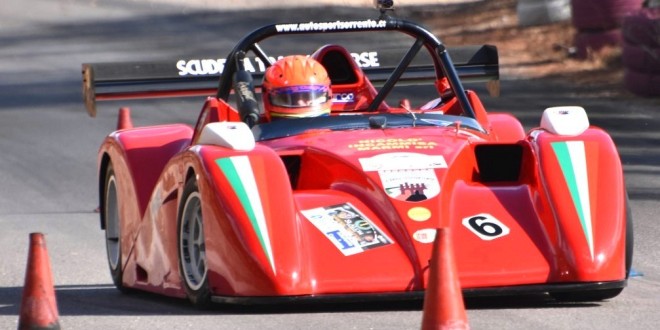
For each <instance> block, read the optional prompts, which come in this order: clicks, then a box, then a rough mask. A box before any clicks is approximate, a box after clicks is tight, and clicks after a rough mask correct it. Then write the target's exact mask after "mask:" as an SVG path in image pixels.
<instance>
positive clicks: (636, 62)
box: [621, 42, 660, 74]
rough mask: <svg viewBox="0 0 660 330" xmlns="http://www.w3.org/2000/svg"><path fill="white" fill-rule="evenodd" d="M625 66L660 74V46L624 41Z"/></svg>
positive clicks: (623, 55)
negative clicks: (640, 44) (633, 43)
mask: <svg viewBox="0 0 660 330" xmlns="http://www.w3.org/2000/svg"><path fill="white" fill-rule="evenodd" d="M621 58H622V60H623V66H624V67H626V68H628V69H631V70H634V71H638V72H646V73H656V74H660V47H655V48H654V47H649V46H639V45H631V44H629V43H627V42H624V43H623V53H622V54H621Z"/></svg>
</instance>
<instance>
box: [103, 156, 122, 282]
mask: <svg viewBox="0 0 660 330" xmlns="http://www.w3.org/2000/svg"><path fill="white" fill-rule="evenodd" d="M103 182H104V186H103V190H102V191H103V204H102V210H101V214H102V215H103V220H104V225H105V247H106V252H107V257H108V267H109V268H110V275H111V276H112V283H114V285H115V287H117V289H118V290H119V291H121V292H124V293H126V292H128V291H129V290H128V288H126V287H125V286H124V284H123V282H122V279H123V275H124V270H123V268H122V265H123V260H122V250H121V217H120V213H119V189H118V188H117V177H116V176H115V170H114V168H113V166H112V163H108V165H107V167H106V171H105V180H104V181H103Z"/></svg>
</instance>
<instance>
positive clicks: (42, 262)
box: [18, 233, 60, 330]
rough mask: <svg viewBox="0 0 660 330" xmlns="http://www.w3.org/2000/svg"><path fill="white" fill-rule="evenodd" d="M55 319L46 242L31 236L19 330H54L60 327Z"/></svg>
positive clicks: (37, 236)
mask: <svg viewBox="0 0 660 330" xmlns="http://www.w3.org/2000/svg"><path fill="white" fill-rule="evenodd" d="M58 319H59V313H58V311H57V301H56V300H55V288H54V287H53V276H52V274H51V270H50V261H49V260H48V251H47V250H46V241H45V240H44V235H43V234H41V233H31V234H30V251H29V255H28V261H27V269H26V271H25V285H24V286H23V299H22V300H21V312H20V317H19V319H18V329H19V330H23V329H50V330H53V329H55V330H57V329H59V328H60V323H59V320H58Z"/></svg>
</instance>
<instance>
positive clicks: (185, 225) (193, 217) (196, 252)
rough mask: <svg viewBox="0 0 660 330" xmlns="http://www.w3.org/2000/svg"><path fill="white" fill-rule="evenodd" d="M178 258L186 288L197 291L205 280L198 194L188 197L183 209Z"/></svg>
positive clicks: (202, 234)
mask: <svg viewBox="0 0 660 330" xmlns="http://www.w3.org/2000/svg"><path fill="white" fill-rule="evenodd" d="M180 231H181V232H180V233H179V237H180V242H179V249H180V251H179V252H180V256H181V265H182V266H183V267H182V268H183V273H184V274H183V275H184V278H185V279H186V283H187V284H188V287H190V288H191V289H192V290H197V289H199V288H200V287H201V286H202V284H204V281H205V280H206V248H205V245H204V227H203V226H202V208H201V202H200V198H199V193H198V192H193V193H191V194H190V195H189V196H188V199H187V200H186V203H185V205H184V207H183V214H182V218H181V228H180Z"/></svg>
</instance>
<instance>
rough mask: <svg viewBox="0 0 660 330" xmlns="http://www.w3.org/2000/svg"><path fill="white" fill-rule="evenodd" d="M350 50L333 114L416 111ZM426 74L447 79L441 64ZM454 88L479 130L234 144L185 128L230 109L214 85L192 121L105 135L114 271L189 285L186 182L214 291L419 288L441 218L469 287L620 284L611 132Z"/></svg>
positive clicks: (310, 133)
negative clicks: (111, 175)
mask: <svg viewBox="0 0 660 330" xmlns="http://www.w3.org/2000/svg"><path fill="white" fill-rule="evenodd" d="M335 48H336V47H335ZM333 49H334V48H332V47H331V48H327V47H326V48H322V49H321V50H319V51H318V52H317V53H315V55H314V56H317V58H318V59H319V60H320V61H321V60H322V59H323V56H324V54H326V53H327V52H328V51H329V50H333ZM335 50H338V51H339V52H340V53H341V54H344V55H345V56H348V58H350V55H348V53H347V52H345V51H342V50H341V48H337V49H335ZM342 52H343V53H342ZM350 63H352V68H351V70H352V71H353V74H354V75H355V77H354V78H355V79H353V80H351V81H350V82H347V83H344V84H334V83H333V93H335V94H339V93H351V94H350V95H352V96H353V97H354V100H355V102H354V103H353V107H347V105H346V104H345V103H343V104H336V105H335V106H333V114H332V116H336V117H339V116H341V115H343V114H344V113H346V112H351V113H353V114H352V115H351V116H358V117H359V116H365V117H369V116H373V115H384V114H398V115H400V116H408V115H410V112H412V113H416V114H418V115H419V116H420V117H422V116H423V115H424V113H426V112H429V111H428V110H421V109H411V110H407V109H404V108H401V107H393V106H392V105H388V104H386V103H385V102H383V103H381V104H380V105H379V106H378V107H376V108H375V109H371V110H372V111H373V110H375V111H374V112H369V111H368V110H367V107H368V106H369V104H370V103H371V102H372V101H373V100H374V97H375V96H376V95H377V91H376V89H375V88H374V86H373V85H371V83H370V82H369V80H368V79H367V78H366V77H365V76H364V74H363V73H362V72H361V70H360V68H359V67H358V66H357V65H355V63H353V62H352V61H350ZM324 65H328V64H327V63H324ZM328 70H329V71H332V68H329V69H328ZM449 83H451V81H450V82H449ZM436 86H437V88H438V91H439V92H440V93H441V94H442V93H443V92H445V91H446V90H445V89H448V85H447V81H446V80H445V79H444V78H442V79H439V80H438V81H436ZM465 95H466V98H467V100H468V102H469V105H470V106H471V108H472V110H473V112H474V116H473V117H472V118H473V119H472V120H473V122H474V123H475V125H477V126H480V127H481V128H482V129H474V127H472V128H470V127H465V126H464V125H461V122H460V121H456V122H455V123H454V124H451V122H450V124H449V125H439V126H428V125H427V126H424V125H419V126H414V125H412V126H408V127H371V128H369V127H366V128H363V129H351V130H330V129H322V128H321V129H319V128H314V129H310V130H303V131H300V132H297V133H295V134H290V135H286V134H285V135H281V136H279V137H277V138H267V139H262V140H260V139H259V138H257V142H256V146H255V147H254V148H253V149H251V150H234V149H232V148H228V147H222V146H218V145H210V144H199V143H198V141H199V139H200V134H201V132H202V129H203V128H204V127H205V126H206V125H207V124H209V123H214V122H222V121H230V122H240V121H241V116H240V115H239V110H237V109H235V108H234V107H232V106H231V105H230V104H228V102H227V101H226V100H224V99H223V98H222V97H219V98H216V97H210V98H208V100H207V101H206V103H205V104H204V106H203V109H202V112H201V114H200V116H199V119H198V123H197V125H196V126H195V127H189V126H188V125H184V124H174V125H161V126H151V127H138V128H129V129H123V130H119V131H116V132H113V133H112V134H110V135H109V136H108V137H107V138H106V139H105V141H104V142H103V144H102V145H101V148H100V151H99V174H100V177H101V180H100V183H101V192H103V191H104V184H105V182H104V174H105V172H106V169H107V167H108V164H112V166H113V168H114V172H115V173H116V176H117V187H118V205H119V213H120V214H119V218H120V219H121V221H120V228H119V229H120V230H119V232H120V233H121V238H120V242H121V260H122V261H123V262H122V270H123V278H122V284H123V286H125V287H130V288H138V289H143V290H147V291H152V292H156V293H160V294H165V295H169V296H176V297H185V296H186V290H185V288H184V283H183V279H182V275H181V273H180V268H179V263H180V260H179V253H178V250H177V249H178V248H177V242H178V241H177V240H178V238H177V237H178V236H177V235H178V233H177V230H178V229H177V228H178V227H177V224H178V221H179V212H180V208H181V204H182V201H181V198H182V195H183V189H184V186H185V184H186V182H187V181H188V180H192V179H195V180H197V182H198V187H199V193H200V195H201V200H202V215H203V223H204V237H205V249H206V262H207V267H208V284H209V287H210V289H211V292H212V295H213V296H215V297H279V296H284V297H293V296H317V297H319V296H324V295H337V294H338V295H351V294H371V293H375V294H387V293H414V292H418V293H419V292H422V291H423V290H424V289H425V286H426V283H427V282H428V281H427V276H428V264H429V259H430V258H431V247H432V242H433V239H434V233H435V231H434V230H435V229H436V228H439V227H449V228H451V233H452V235H453V239H452V241H453V244H454V251H455V254H456V255H455V259H456V261H457V268H458V273H459V278H460V283H461V285H462V287H463V288H464V290H465V291H471V290H473V291H474V292H478V291H479V290H480V289H484V290H489V289H492V290H500V291H501V292H505V291H506V289H507V288H525V287H528V288H537V289H538V290H537V291H546V292H547V291H552V290H553V288H568V287H570V288H571V289H575V290H578V291H579V289H580V288H581V287H580V285H582V284H584V285H586V286H585V288H587V289H593V288H594V287H593V286H589V285H592V284H593V285H596V284H607V283H614V284H616V285H615V287H623V286H624V285H625V280H626V277H627V276H626V275H627V273H626V272H627V270H628V269H627V268H626V264H627V262H628V260H626V259H627V248H626V224H627V213H626V193H625V187H624V180H623V176H622V168H621V163H620V160H619V156H618V153H617V150H616V148H615V146H614V144H613V142H612V140H611V138H610V137H609V136H608V135H607V134H606V133H605V132H604V131H602V130H601V129H598V128H595V127H589V128H587V129H586V130H584V131H583V132H581V133H580V134H578V135H572V136H568V135H560V134H555V133H552V132H550V131H548V130H547V129H544V128H535V129H532V130H531V131H529V132H525V131H524V130H523V127H522V125H521V124H520V122H519V121H518V120H517V119H516V118H514V117H513V116H511V115H508V114H503V113H490V114H488V113H486V111H485V109H484V107H483V105H482V104H481V102H480V101H479V98H478V96H477V94H476V93H475V92H474V91H471V90H468V91H467V93H466V94H465ZM459 103H460V102H459V100H457V98H456V97H452V96H448V97H446V98H445V99H444V100H443V102H442V104H440V105H439V106H438V107H435V108H433V109H432V110H431V111H430V112H433V113H438V114H439V113H442V114H444V115H449V117H447V118H448V119H447V120H449V119H451V118H454V119H456V118H459V119H460V117H458V115H461V105H460V104H459ZM402 104H405V102H402ZM452 115H453V116H452ZM344 117H349V116H344ZM358 117H355V118H358ZM264 125H265V126H267V125H268V123H265V124H264ZM341 210H348V211H350V212H349V214H352V215H354V216H356V217H354V218H351V219H358V220H359V221H356V222H346V221H345V222H341V221H339V220H337V223H340V224H342V225H343V226H344V227H342V228H339V227H337V228H338V229H336V230H325V231H323V230H322V229H321V227H322V226H321V225H319V223H322V222H315V221H321V220H319V219H329V218H330V217H331V216H332V217H334V216H339V215H338V214H340V213H341V212H340V211H341ZM351 212H352V213H351ZM356 214H357V215H356ZM364 220H366V222H365V221H364ZM324 221H325V220H324ZM365 223H367V224H368V225H365V226H366V227H360V224H362V225H364V224H365ZM320 226H321V227H320ZM356 226H357V227H356ZM333 228H334V227H333ZM365 228H366V229H365ZM361 229H362V231H361ZM347 233H352V234H355V235H356V236H355V237H354V238H351V239H347V238H346V235H347ZM564 285H565V286H564ZM500 291H498V292H500ZM532 291H534V290H532Z"/></svg>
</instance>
